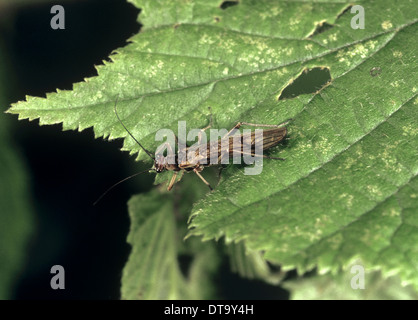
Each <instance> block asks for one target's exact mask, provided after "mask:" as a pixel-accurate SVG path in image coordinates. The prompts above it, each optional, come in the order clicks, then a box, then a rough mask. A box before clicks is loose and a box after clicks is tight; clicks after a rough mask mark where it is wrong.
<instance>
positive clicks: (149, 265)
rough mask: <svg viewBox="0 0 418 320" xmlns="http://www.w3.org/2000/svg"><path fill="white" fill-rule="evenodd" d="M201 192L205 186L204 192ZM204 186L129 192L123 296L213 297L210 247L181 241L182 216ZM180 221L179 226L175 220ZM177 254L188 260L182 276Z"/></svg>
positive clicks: (215, 260) (213, 254) (213, 257)
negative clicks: (165, 190) (129, 247)
mask: <svg viewBox="0 0 418 320" xmlns="http://www.w3.org/2000/svg"><path fill="white" fill-rule="evenodd" d="M205 191H206V190H205ZM202 194H203V189H202V188H199V187H198V188H195V187H194V186H193V185H191V184H190V183H188V182H187V181H186V182H185V184H183V185H182V186H181V193H178V192H176V194H174V193H167V192H164V191H159V190H158V189H154V190H152V191H150V192H149V193H147V194H141V195H138V196H134V197H132V198H131V200H130V201H129V203H128V207H129V215H130V218H131V230H130V232H129V235H128V243H130V244H131V246H132V251H131V254H130V257H129V260H128V262H127V264H126V266H125V268H124V271H123V276H122V299H134V300H136V299H205V298H213V297H214V296H213V294H214V288H213V285H212V283H211V281H210V280H211V274H212V273H213V272H214V271H215V270H216V268H217V266H218V258H217V253H216V251H215V248H214V246H213V245H204V244H202V243H201V242H200V241H198V239H193V241H188V242H187V244H186V243H184V240H183V238H184V236H185V235H186V232H187V229H186V227H185V226H186V223H185V221H186V218H187V214H188V213H189V212H190V209H191V203H192V202H183V201H182V203H179V202H180V201H181V200H183V199H186V200H192V201H193V200H194V198H195V197H198V196H202ZM177 220H179V221H181V222H183V223H180V224H179V226H177V225H176V221H177ZM181 257H186V258H190V260H191V262H190V266H187V265H186V266H183V269H184V268H185V267H188V268H187V270H186V274H185V275H184V274H183V273H182V271H181V264H185V262H184V261H182V259H181Z"/></svg>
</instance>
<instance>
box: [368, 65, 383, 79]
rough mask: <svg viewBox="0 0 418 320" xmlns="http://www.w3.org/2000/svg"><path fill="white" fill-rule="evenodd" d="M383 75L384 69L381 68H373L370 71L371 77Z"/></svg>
mask: <svg viewBox="0 0 418 320" xmlns="http://www.w3.org/2000/svg"><path fill="white" fill-rule="evenodd" d="M381 73H382V69H381V68H380V67H373V68H371V69H370V75H371V76H372V77H376V76H379V75H380V74H381Z"/></svg>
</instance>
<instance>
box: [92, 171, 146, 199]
mask: <svg viewBox="0 0 418 320" xmlns="http://www.w3.org/2000/svg"><path fill="white" fill-rule="evenodd" d="M149 171H150V169H147V170H144V171H141V172H137V173H135V174H133V175H131V176H129V177H126V178H125V179H122V180H120V181H118V182H116V183H115V184H114V185H113V186H111V187H110V188H109V189H107V190H106V191H105V192H103V193H102V195H101V196H100V197H99V198H98V199H97V200H96V201H94V203H93V206H95V205H96V204H97V203H98V202H99V201H100V200H102V199H103V197H104V196H105V195H106V194H107V193H108V192H109V191H110V190H112V189H113V188H114V187H116V186H117V185H119V184H121V183H122V182H125V181H126V180H129V179H131V178H133V177H136V176H138V175H140V174H141V173H145V172H149Z"/></svg>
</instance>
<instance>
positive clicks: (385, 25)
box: [382, 21, 393, 30]
mask: <svg viewBox="0 0 418 320" xmlns="http://www.w3.org/2000/svg"><path fill="white" fill-rule="evenodd" d="M392 27H393V25H392V22H390V21H383V22H382V29H383V30H387V29H390V28H392Z"/></svg>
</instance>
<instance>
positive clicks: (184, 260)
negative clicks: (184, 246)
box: [177, 254, 193, 278]
mask: <svg viewBox="0 0 418 320" xmlns="http://www.w3.org/2000/svg"><path fill="white" fill-rule="evenodd" d="M177 259H178V262H179V266H180V271H181V273H182V274H183V276H184V277H185V278H187V277H188V275H189V270H190V266H191V264H192V262H193V257H192V256H191V255H189V254H181V255H179V256H178V257H177Z"/></svg>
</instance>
